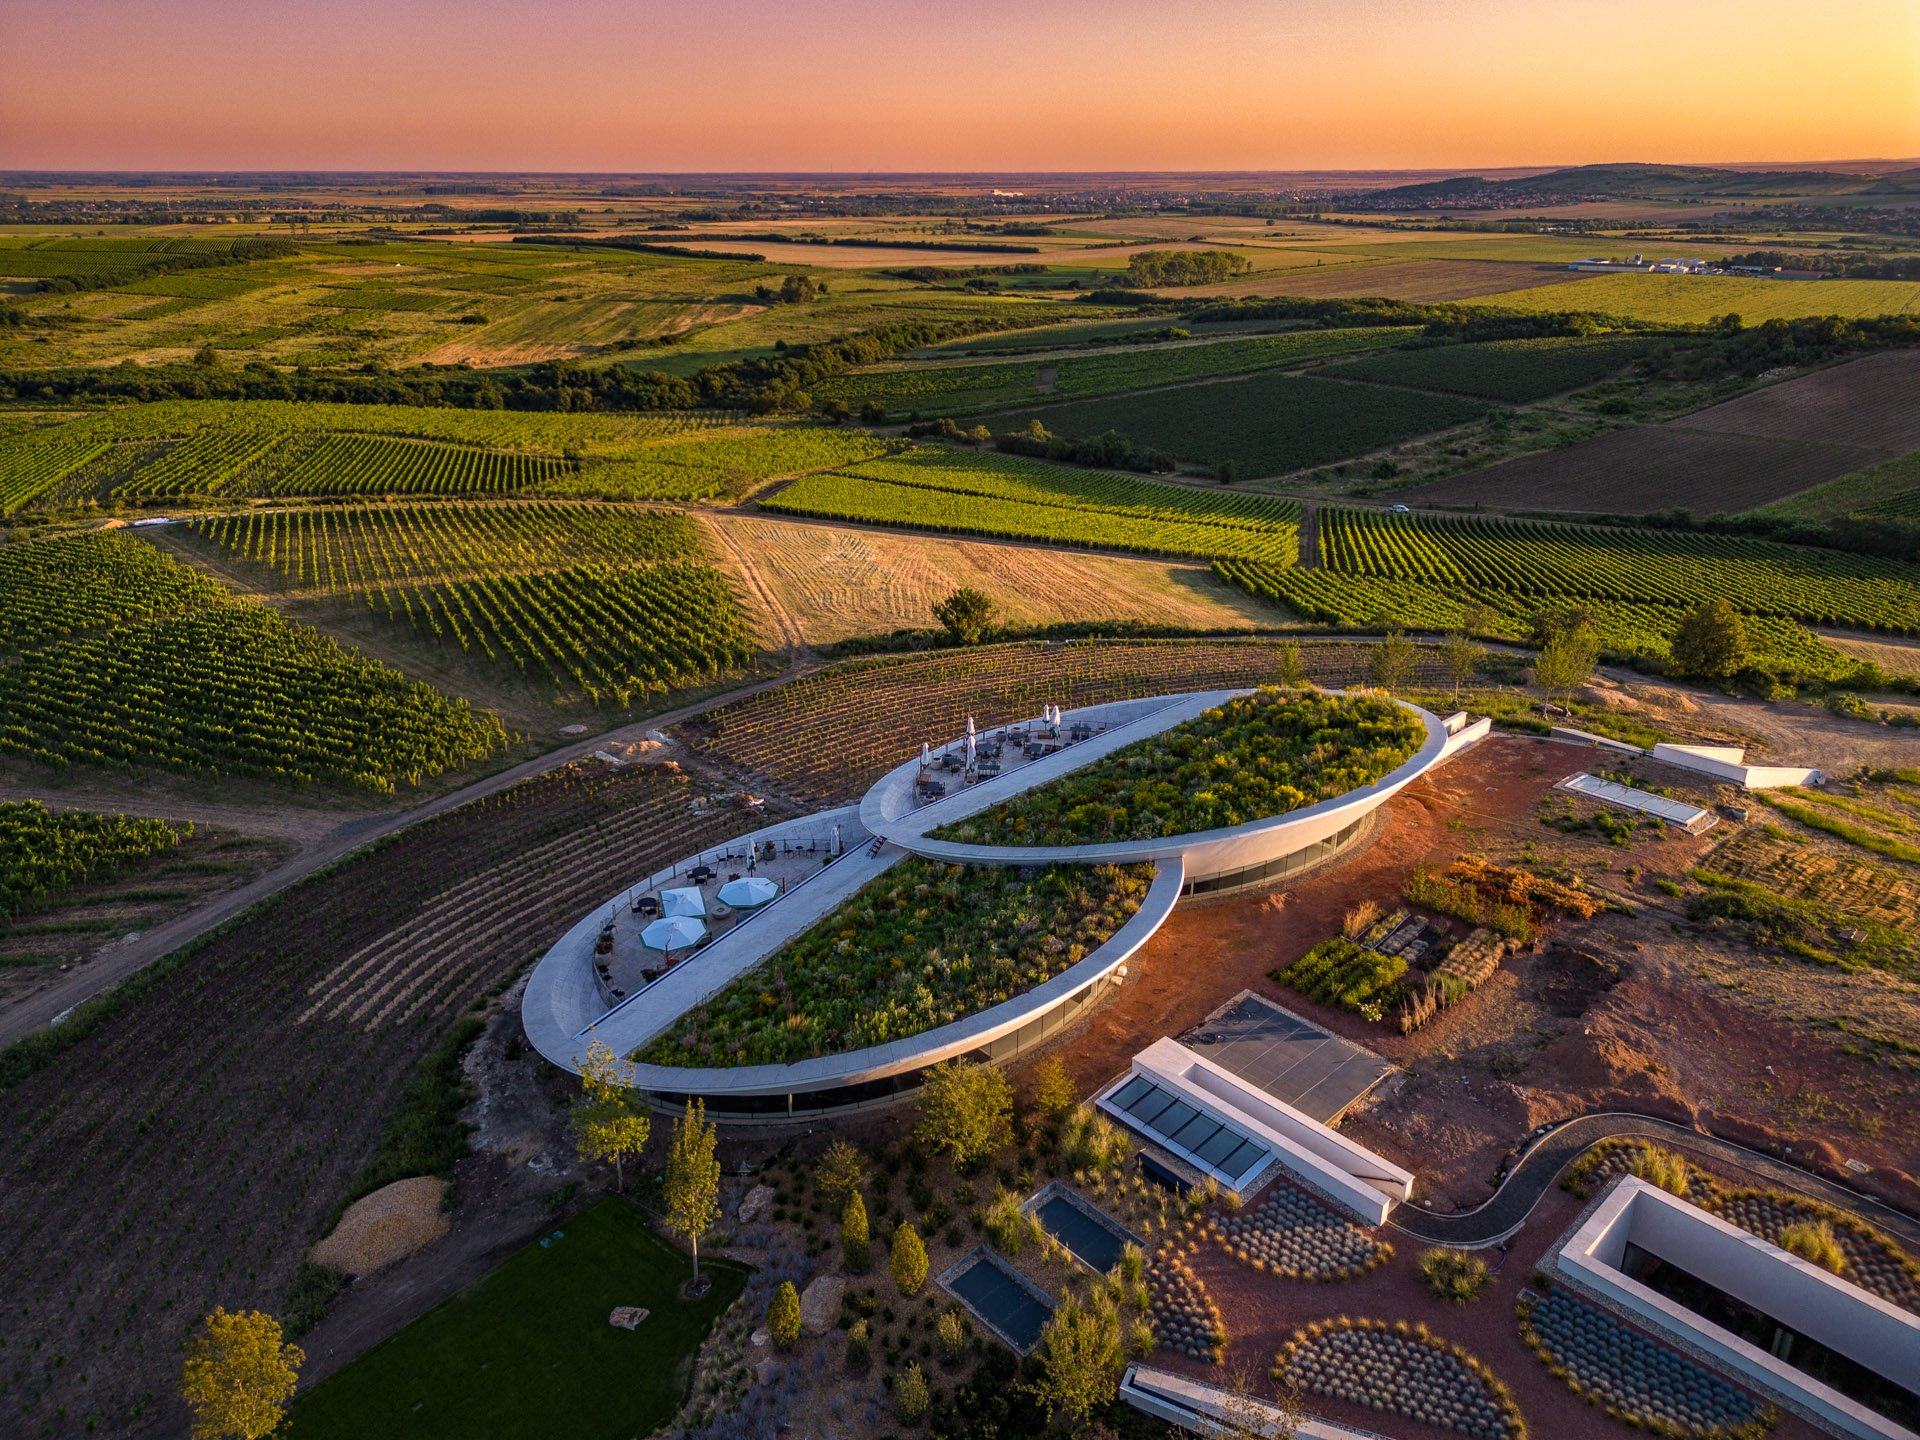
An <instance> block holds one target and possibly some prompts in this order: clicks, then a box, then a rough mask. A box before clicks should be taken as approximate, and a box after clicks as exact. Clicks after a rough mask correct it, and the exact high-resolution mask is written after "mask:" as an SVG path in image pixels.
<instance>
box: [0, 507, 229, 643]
mask: <svg viewBox="0 0 1920 1440" xmlns="http://www.w3.org/2000/svg"><path fill="white" fill-rule="evenodd" d="M226 599H227V592H226V591H225V590H223V589H221V588H220V586H219V585H217V584H215V583H214V582H213V581H212V580H209V579H207V578H206V577H205V576H203V575H201V574H200V573H199V572H198V571H196V570H191V569H189V568H188V567H186V566H185V565H180V564H176V563H175V562H174V561H172V560H169V559H167V558H166V557H165V556H164V555H162V554H160V552H159V551H157V550H155V549H154V548H153V547H152V546H151V545H148V544H146V543H145V542H144V541H140V540H135V539H133V538H132V537H131V536H127V535H120V534H115V533H113V532H111V531H96V532H94V533H91V534H86V535H72V536H68V537H66V538H64V539H59V540H31V541H26V542H24V543H21V544H17V545H5V546H0V653H4V652H6V651H9V650H20V649H25V648H28V647H32V646H36V645H44V644H46V643H48V642H49V641H53V640H58V639H61V638H62V637H65V636H69V635H78V634H83V633H85V632H87V631H92V630H100V629H104V628H106V627H108V626H114V625H123V624H126V623H127V622H129V621H136V620H147V619H152V618H154V617H157V616H164V615H172V614H177V613H179V612H182V611H187V610H196V609H200V608H202V607H204V606H208V605H217V604H222V603H225V601H226Z"/></svg>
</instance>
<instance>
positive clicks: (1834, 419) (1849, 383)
mask: <svg viewBox="0 0 1920 1440" xmlns="http://www.w3.org/2000/svg"><path fill="white" fill-rule="evenodd" d="M1672 423H1673V424H1676V425H1684V426H1685V427H1686V428H1687V429H1689V430H1720V431H1725V432H1728V433H1730V434H1737V435H1759V436H1764V437H1767V438H1769V439H1775V440H1806V441H1813V442H1816V443H1819V444H1825V445H1850V446H1856V447H1859V448H1862V449H1867V450H1881V451H1885V452H1887V453H1888V454H1890V455H1892V454H1899V453H1901V452H1903V451H1907V450H1913V449H1920V350H1886V351H1882V352H1881V353H1880V354H1878V355H1869V356H1867V357H1866V358H1865V359H1862V360H1853V361H1849V362H1848V363H1847V364H1845V365H1832V366H1829V367H1827V368H1826V369H1824V370H1816V371H1814V372H1813V373H1812V374H1809V375H1802V376H1799V377H1798V378H1796V379H1793V380H1788V381H1785V382H1784V383H1782V384H1779V385H1769V386H1767V387H1766V388H1764V389H1761V390H1755V391H1752V392H1751V393H1749V394H1746V395H1742V396H1740V397H1738V398H1737V399H1733V400H1728V401H1725V402H1724V403H1722V404H1719V405H1714V406H1710V407H1709V408H1707V409H1705V410H1700V411H1696V412H1695V413H1694V414H1692V415H1688V416H1686V417H1684V418H1683V419H1680V420H1676V421H1673V422H1672Z"/></svg>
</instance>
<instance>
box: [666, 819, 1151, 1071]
mask: <svg viewBox="0 0 1920 1440" xmlns="http://www.w3.org/2000/svg"><path fill="white" fill-rule="evenodd" d="M1151 880H1152V871H1151V868H1150V867H1147V866H1143V865H1129V866H1109V865H1101V866H1048V867H1044V868H1039V869H1035V870H1032V871H1015V870H1009V869H1004V868H1001V867H999V866H991V865H987V866H965V865H944V864H941V863H939V862H937V861H932V860H923V859H920V858H918V857H909V858H908V859H905V860H902V861H901V862H900V863H899V864H897V865H895V866H894V867H893V868H892V869H890V870H888V871H887V872H886V873H885V874H883V875H881V876H879V877H878V878H876V879H875V880H873V881H871V882H870V883H869V884H868V885H867V886H866V887H865V888H863V889H862V890H861V891H860V892H859V893H858V894H856V895H854V896H853V897H852V898H851V899H849V900H848V901H846V903H845V904H843V905H841V906H840V907H839V909H837V910H835V911H834V912H833V913H832V914H831V915H829V916H827V917H826V918H825V919H824V920H822V921H821V922H820V923H819V924H817V925H815V926H814V927H813V928H812V929H811V930H809V931H808V932H807V933H806V934H805V935H802V936H801V937H800V938H799V939H797V940H795V941H793V942H792V943H791V944H789V945H787V946H786V947H785V948H784V949H782V950H780V951H779V952H778V953H777V954H775V955H774V956H772V957H771V958H770V959H768V960H767V961H766V962H765V963H763V964H761V965H759V966H757V967H756V968H754V969H753V970H751V971H749V972H748V973H747V974H745V975H743V976H741V977H740V978H739V979H738V980H735V981H734V982H733V983H732V984H731V985H728V986H727V987H726V988H725V989H723V990H721V991H720V993H719V994H717V995H715V996H714V997H713V998H712V999H711V1000H708V1001H707V1002H706V1003H705V1004H703V1005H700V1006H698V1007H697V1008H695V1009H693V1010H690V1011H688V1012H687V1013H686V1014H685V1015H683V1016H681V1017H680V1019H679V1020H678V1021H676V1022H675V1023H674V1024H673V1025H672V1026H670V1027H669V1028H668V1029H667V1030H666V1031H665V1032H664V1033H662V1034H661V1035H660V1036H658V1037H657V1038H656V1039H654V1040H653V1041H652V1042H651V1043H650V1044H648V1045H646V1046H645V1047H643V1048H642V1049H641V1050H640V1051H639V1052H638V1053H637V1054H636V1056H635V1058H636V1059H638V1060H640V1061H642V1062H643V1063H646V1064H650V1065H673V1066H683V1067H684V1066H709V1065H720V1066H732V1065H784V1064H791V1063H792V1062H793V1061H796V1060H807V1059H812V1058H814V1057H816V1056H821V1055H832V1054H838V1053H841V1052H843V1051H847V1050H857V1049H862V1048H865V1047H867V1046H870V1045H882V1044H885V1043H886V1042H887V1041H889V1040H901V1039H905V1038H906V1037H908V1036H910V1035H918V1034H920V1033H921V1032H923V1031H926V1030H930V1029H932V1028H934V1027H935V1026H938V1025H946V1024H950V1023H952V1022H953V1021H956V1020H961V1019H964V1018H965V1017H967V1016H969V1015H972V1014H975V1013H976V1012H978V1011H980V1010H983V1009H985V1008H986V1007H988V1006H990V1005H998V1004H1000V1003H1001V1002H1002V1001H1006V1000H1011V999H1013V998H1014V997H1015V996H1017V995H1022V994H1024V993H1026V992H1027V991H1028V990H1030V989H1032V988H1033V987H1034V986H1035V985H1038V984H1041V983H1042V982H1043V981H1046V980H1050V979H1052V978H1053V977H1054V976H1055V975H1058V974H1059V973H1060V972H1061V971H1063V970H1065V969H1067V967H1069V966H1070V965H1073V964H1076V963H1077V962H1079V961H1080V960H1083V959H1085V958H1086V956H1087V955H1089V954H1091V953H1092V952H1093V951H1094V950H1095V949H1097V948H1098V947H1099V946H1100V945H1102V944H1103V943H1105V941H1106V940H1107V938H1108V937H1109V936H1111V935H1112V934H1113V932H1114V931H1116V930H1118V929H1119V928H1120V927H1121V926H1122V925H1123V924H1125V923H1126V922H1127V920H1129V919H1130V918H1131V917H1132V916H1133V914H1134V912H1135V911H1136V910H1138V909H1139V908H1140V902H1141V901H1142V900H1143V899H1145V898H1146V893H1147V886H1148V885H1149V884H1150V883H1151Z"/></svg>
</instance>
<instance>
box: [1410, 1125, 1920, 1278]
mask: <svg viewBox="0 0 1920 1440" xmlns="http://www.w3.org/2000/svg"><path fill="white" fill-rule="evenodd" d="M1621 1136H1631V1137H1635V1138H1639V1139H1645V1140H1656V1141H1658V1142H1659V1143H1661V1144H1662V1145H1666V1146H1669V1147H1671V1148H1673V1149H1675V1150H1681V1151H1685V1152H1687V1153H1689V1154H1692V1155H1694V1156H1696V1157H1698V1158H1701V1159H1706V1160H1717V1161H1719V1162H1720V1163H1721V1164H1723V1165H1730V1166H1733V1167H1734V1168H1736V1169H1740V1170H1745V1171H1749V1172H1751V1173H1754V1174H1758V1175H1760V1176H1763V1177H1764V1178H1765V1179H1766V1180H1768V1181H1769V1182H1770V1183H1772V1184H1774V1185H1777V1186H1779V1187H1780V1188H1782V1189H1785V1190H1792V1191H1795V1192H1797V1193H1799V1194H1802V1195H1807V1196H1811V1197H1812V1198H1813V1199H1816V1200H1822V1201H1825V1202H1826V1203H1827V1204H1829V1205H1833V1206H1837V1207H1838V1208H1840V1209H1842V1210H1846V1211H1848V1212H1850V1213H1852V1214H1856V1215H1858V1216H1860V1218H1861V1219H1863V1220H1865V1221H1867V1222H1868V1223H1869V1224H1872V1225H1874V1226H1877V1227H1878V1228H1879V1229H1881V1230H1884V1231H1886V1232H1887V1233H1888V1234H1890V1235H1893V1236H1895V1237H1896V1238H1898V1239H1899V1240H1900V1241H1901V1242H1902V1243H1903V1244H1905V1245H1906V1246H1907V1247H1908V1248H1909V1249H1915V1250H1920V1220H1916V1219H1915V1218H1914V1217H1912V1216H1910V1215H1907V1214H1905V1213H1903V1212H1901V1211H1899V1210H1895V1209H1892V1208H1891V1207H1889V1206H1886V1205H1883V1204H1881V1203H1880V1202H1879V1201H1877V1200H1873V1199H1870V1198H1869V1197H1867V1196H1865V1195H1861V1194H1859V1193H1858V1192H1856V1191H1853V1190H1849V1189H1847V1188H1846V1187H1845V1186H1842V1185H1836V1184H1834V1183H1833V1182H1832V1181H1830V1180H1823V1179H1821V1178H1820V1177H1819V1176H1818V1175H1814V1174H1812V1173H1810V1172H1808V1171H1806V1170H1802V1169H1801V1168H1800V1167H1799V1166H1797V1165H1791V1164H1789V1163H1787V1162H1786V1161H1784V1160H1779V1159H1776V1158H1774V1157H1773V1156H1771V1155H1764V1154H1762V1153H1761V1152H1760V1151H1758V1150H1749V1149H1748V1148H1747V1147H1746V1146H1744V1145H1736V1144H1734V1143H1733V1142H1732V1141H1729V1140H1721V1139H1718V1138H1716V1137H1714V1136H1712V1135H1702V1134H1701V1133H1700V1132H1699V1131H1697V1130H1689V1129H1687V1128H1686V1127H1685V1126H1683V1125H1676V1124H1674V1123H1672V1122H1671V1121H1668V1120H1658V1119H1655V1118H1654V1117H1652V1116H1649V1115H1632V1114H1622V1113H1619V1112H1607V1113H1603V1114H1597V1115H1583V1116H1581V1117H1580V1118H1579V1119H1577V1120H1569V1121H1567V1122H1565V1123H1564V1124H1562V1125H1560V1126H1558V1127H1557V1128H1555V1129H1553V1130H1549V1131H1548V1132H1547V1133H1546V1134H1545V1135H1542V1136H1541V1137H1540V1138H1539V1139H1537V1140H1535V1141H1534V1142H1533V1144H1532V1146H1531V1147H1529V1148H1528V1150H1527V1152H1526V1153H1525V1154H1524V1155H1523V1156H1522V1157H1521V1159H1520V1163H1519V1164H1518V1165H1516V1166H1514V1168H1513V1170H1512V1172H1511V1173H1510V1174H1509V1175H1508V1176H1507V1178H1506V1179H1505V1180H1504V1181H1502V1182H1501V1185H1500V1189H1499V1191H1498V1192H1497V1193H1496V1194H1495V1195H1494V1197H1493V1198H1492V1199H1491V1200H1488V1201H1487V1202H1486V1203H1485V1204H1482V1205H1479V1206H1476V1207H1475V1208H1474V1209H1472V1210H1465V1211H1462V1212H1460V1213H1459V1214H1455V1215H1438V1214H1435V1213H1434V1212H1432V1211H1430V1210H1423V1209H1421V1208H1420V1207H1419V1206H1418V1205H1413V1204H1404V1205H1400V1206H1396V1207H1395V1209H1394V1211H1393V1213H1392V1214H1391V1215H1390V1216H1389V1217H1388V1218H1387V1223H1388V1224H1389V1225H1391V1226H1392V1227H1393V1228H1394V1229H1396V1230H1399V1231H1401V1232H1402V1233H1403V1234H1406V1235H1410V1236H1412V1237H1413V1238H1414V1239H1416V1240H1424V1241H1428V1242H1430V1243H1433V1244H1437V1245H1453V1246H1457V1247H1460V1248H1464V1249H1473V1248H1475V1247H1479V1246H1486V1245H1494V1244H1498V1243H1499V1242H1500V1241H1502V1240H1504V1239H1506V1238H1507V1237H1508V1236H1510V1235H1511V1234H1513V1232H1514V1231H1516V1230H1518V1229H1519V1228H1520V1226H1521V1225H1522V1224H1524V1223H1525V1222H1526V1219H1527V1216H1528V1215H1530V1214H1532V1213H1533V1209H1534V1207H1535V1206H1536V1205H1537V1204H1539V1203H1540V1198H1541V1196H1542V1195H1544V1194H1546V1193H1547V1191H1548V1190H1549V1189H1550V1188H1551V1187H1552V1186H1553V1184H1554V1182H1555V1181H1556V1180H1557V1179H1558V1178H1559V1176H1560V1172H1561V1171H1562V1170H1564V1169H1565V1168H1566V1167H1567V1166H1568V1165H1569V1164H1571V1163H1572V1161H1573V1159H1574V1158H1575V1157H1576V1156H1578V1155H1579V1154H1581V1152H1583V1151H1585V1150H1587V1149H1588V1148H1590V1147H1591V1146H1593V1145H1596V1144H1598V1143H1599V1142H1600V1141H1602V1140H1611V1139H1614V1138H1616V1137H1621Z"/></svg>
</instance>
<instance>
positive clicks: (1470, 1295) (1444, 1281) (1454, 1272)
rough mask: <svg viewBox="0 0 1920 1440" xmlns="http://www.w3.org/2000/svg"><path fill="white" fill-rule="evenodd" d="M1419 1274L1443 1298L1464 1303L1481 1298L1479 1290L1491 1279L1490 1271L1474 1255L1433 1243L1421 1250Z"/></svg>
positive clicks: (1485, 1286) (1482, 1261)
mask: <svg viewBox="0 0 1920 1440" xmlns="http://www.w3.org/2000/svg"><path fill="white" fill-rule="evenodd" d="M1420 1278H1421V1279H1422V1280H1424V1281H1426V1282H1427V1288H1428V1289H1429V1290H1431V1291H1432V1292H1433V1293H1434V1294H1435V1295H1438V1296H1439V1297H1440V1298H1441V1299H1442V1300H1446V1301H1449V1302H1450V1303H1452V1304H1455V1305H1465V1304H1466V1303H1467V1302H1468V1301H1469V1300H1477V1299H1479V1298H1480V1292H1481V1291H1482V1290H1485V1289H1486V1288H1487V1286H1488V1285H1489V1284H1490V1283H1492V1280H1493V1272H1492V1271H1490V1270H1488V1269H1487V1262H1486V1261H1484V1260H1482V1259H1481V1258H1480V1257H1479V1256H1477V1255H1468V1254H1464V1253H1463V1252H1461V1251H1459V1250H1452V1249H1449V1248H1447V1247H1446V1246H1444V1245H1435V1246H1432V1247H1430V1248H1428V1249H1426V1250H1422V1251H1421V1252H1420Z"/></svg>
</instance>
